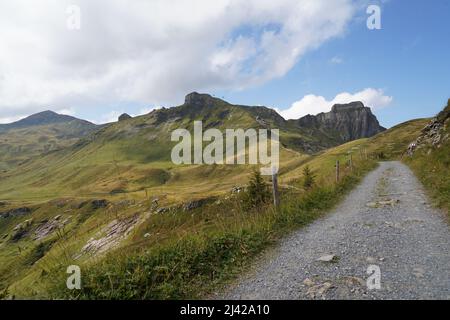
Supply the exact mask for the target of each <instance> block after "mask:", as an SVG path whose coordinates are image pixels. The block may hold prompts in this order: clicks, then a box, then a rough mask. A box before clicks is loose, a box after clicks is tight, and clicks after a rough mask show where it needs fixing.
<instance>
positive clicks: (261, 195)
mask: <svg viewBox="0 0 450 320" xmlns="http://www.w3.org/2000/svg"><path fill="white" fill-rule="evenodd" d="M270 199H271V194H270V190H269V186H268V185H267V183H266V182H265V181H264V178H263V177H262V176H261V173H260V172H259V171H258V170H255V171H253V174H252V177H251V178H250V181H249V183H248V186H247V190H246V191H245V193H244V208H245V209H246V210H251V209H254V208H258V207H261V206H262V205H264V204H266V203H268V202H269V201H270Z"/></svg>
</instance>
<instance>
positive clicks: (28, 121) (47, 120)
mask: <svg viewBox="0 0 450 320" xmlns="http://www.w3.org/2000/svg"><path fill="white" fill-rule="evenodd" d="M72 121H77V122H80V123H83V124H85V125H87V126H89V125H91V126H96V125H95V124H93V123H91V122H89V121H86V120H81V119H78V118H75V117H72V116H68V115H64V114H58V113H56V112H53V111H50V110H47V111H43V112H39V113H36V114H33V115H31V116H28V117H26V118H24V119H21V120H19V121H16V122H12V123H8V124H0V132H2V131H6V130H10V129H19V128H26V127H33V126H42V125H49V124H56V123H66V122H72Z"/></svg>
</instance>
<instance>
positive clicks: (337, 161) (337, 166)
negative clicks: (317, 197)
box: [336, 160, 339, 183]
mask: <svg viewBox="0 0 450 320" xmlns="http://www.w3.org/2000/svg"><path fill="white" fill-rule="evenodd" d="M338 182H339V160H336V183H338Z"/></svg>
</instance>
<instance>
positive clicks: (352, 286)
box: [215, 161, 450, 300]
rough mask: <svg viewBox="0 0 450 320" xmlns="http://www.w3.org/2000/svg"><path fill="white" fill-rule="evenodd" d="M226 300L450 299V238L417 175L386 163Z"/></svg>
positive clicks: (272, 253)
mask: <svg viewBox="0 0 450 320" xmlns="http://www.w3.org/2000/svg"><path fill="white" fill-rule="evenodd" d="M215 298H219V299H222V298H223V299H244V300H246V299H262V300H265V299H450V233H449V226H448V223H447V222H446V221H445V218H444V215H443V213H442V212H440V211H438V210H436V209H433V208H432V207H431V205H430V204H429V202H428V199H427V197H426V195H425V193H424V191H423V188H422V186H421V185H420V183H419V182H418V181H417V179H416V178H415V176H414V175H413V173H412V172H411V171H410V169H409V168H408V167H407V166H405V165H404V164H402V163H400V162H395V161H393V162H382V163H380V166H379V167H378V168H377V169H375V170H374V171H372V172H371V173H369V174H368V175H367V176H366V177H365V178H364V180H363V182H362V183H361V184H360V185H359V186H358V187H357V188H356V189H354V190H353V191H352V192H351V193H350V194H349V195H348V196H347V197H346V199H345V200H344V201H343V202H342V203H341V204H340V205H338V206H337V207H336V208H335V209H334V210H332V212H330V214H328V215H327V216H325V217H324V218H321V219H319V220H317V221H315V222H314V223H312V224H311V225H309V226H308V227H306V228H303V229H301V230H299V231H296V232H294V233H293V234H292V235H290V236H288V237H287V238H286V239H284V240H283V241H282V243H281V244H280V245H279V246H277V247H276V248H274V249H272V250H269V252H267V253H266V254H264V255H263V256H262V257H261V258H260V259H258V262H257V263H256V264H255V266H254V267H253V268H252V270H251V271H250V272H249V273H248V274H246V275H243V276H242V278H241V279H239V280H238V281H237V282H236V283H235V284H233V285H232V286H231V287H229V288H228V289H227V290H226V292H225V293H224V294H220V295H219V294H218V295H217V296H215Z"/></svg>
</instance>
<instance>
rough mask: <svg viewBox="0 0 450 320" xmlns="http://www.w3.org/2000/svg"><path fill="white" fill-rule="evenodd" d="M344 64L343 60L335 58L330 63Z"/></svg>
mask: <svg viewBox="0 0 450 320" xmlns="http://www.w3.org/2000/svg"><path fill="white" fill-rule="evenodd" d="M343 62H344V60H343V59H342V58H339V57H333V58H331V59H330V63H331V64H341V63H343Z"/></svg>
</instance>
